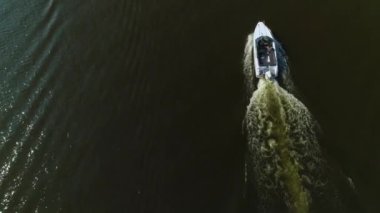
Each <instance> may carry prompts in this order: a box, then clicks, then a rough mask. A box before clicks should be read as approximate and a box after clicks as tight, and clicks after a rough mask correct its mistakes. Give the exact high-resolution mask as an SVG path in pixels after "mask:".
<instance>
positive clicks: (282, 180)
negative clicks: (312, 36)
mask: <svg viewBox="0 0 380 213" xmlns="http://www.w3.org/2000/svg"><path fill="white" fill-rule="evenodd" d="M276 46H278V47H279V48H280V51H281V52H280V54H277V55H279V57H280V60H279V61H280V65H281V66H280V68H279V73H281V79H282V80H281V81H280V83H281V85H282V86H283V87H284V88H287V89H288V90H289V91H294V88H293V85H292V84H291V79H290V74H289V70H288V67H287V64H286V60H287V59H286V56H285V53H284V51H283V49H282V47H281V45H280V44H279V43H277V45H276ZM252 66H253V65H252V37H251V36H249V37H248V42H247V44H246V50H245V67H244V72H245V74H246V84H248V85H247V92H248V93H250V92H252V91H253V93H251V94H252V97H251V98H250V101H249V105H248V107H247V112H246V116H245V120H244V128H245V131H246V136H247V141H248V155H247V159H246V163H247V178H248V180H247V181H248V182H249V184H248V185H251V186H253V187H252V188H254V190H255V191H256V192H255V194H256V195H255V196H254V199H256V200H257V206H258V209H259V212H284V211H286V209H288V211H290V212H295V213H308V212H322V210H321V209H324V210H323V211H328V212H342V211H343V209H342V204H341V201H340V200H339V198H338V194H337V191H336V189H335V187H334V186H333V183H332V182H331V181H329V178H328V175H329V174H328V167H327V164H326V161H325V159H324V157H323V155H322V152H321V150H320V146H319V143H318V137H317V132H318V131H319V130H318V125H317V123H316V121H315V120H314V119H313V117H312V115H311V113H310V112H309V110H308V109H307V108H306V106H305V105H304V104H303V103H302V102H301V101H299V100H298V99H297V98H296V97H295V96H294V95H292V94H291V93H289V92H288V91H287V90H285V89H284V88H283V87H281V86H280V84H279V83H278V82H277V81H270V80H266V79H255V76H253V75H252V73H253V70H252ZM255 85H257V86H255ZM327 198H328V199H327ZM248 202H249V201H248Z"/></svg>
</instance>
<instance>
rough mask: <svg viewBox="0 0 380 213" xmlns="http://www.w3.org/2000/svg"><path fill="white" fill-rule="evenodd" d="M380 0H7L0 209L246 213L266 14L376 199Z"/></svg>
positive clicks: (0, 30)
mask: <svg viewBox="0 0 380 213" xmlns="http://www.w3.org/2000/svg"><path fill="white" fill-rule="evenodd" d="M379 11H380V3H379V1H375V0H365V1H347V0H346V1H343V0H337V1H327V0H320V1H311V0H308V1H299V0H298V1H296V0H293V1H291V0H286V1H274V0H268V1H254V0H235V1H226V0H222V1H220V0H219V1H217V0H208V1H193V0H189V1H178V0H161V1H158V0H119V1H116V0H107V1H100V0H82V1H74V0H63V1H58V0H44V1H43V0H33V1H28V0H0V56H1V57H0V210H3V211H4V212H7V211H8V212H16V211H18V212H59V211H61V212H131V213H134V212H136V213H142V212H144V213H145V212H160V213H161V212H168V213H169V212H173V213H174V212H231V213H235V212H240V210H241V206H242V193H243V191H244V189H243V179H244V153H245V146H246V145H245V143H246V142H245V140H244V137H243V136H242V133H241V132H242V120H243V117H244V113H245V108H246V103H245V102H244V83H243V74H242V58H243V51H244V45H245V41H246V37H247V35H248V34H249V33H250V32H252V31H253V28H254V26H255V25H256V23H257V21H259V20H265V22H266V24H267V25H268V26H269V27H270V28H271V29H272V30H273V32H274V33H275V35H276V36H277V37H278V38H279V40H280V41H281V42H282V43H283V45H284V47H285V49H286V51H287V54H288V56H289V58H290V68H291V70H292V76H293V79H294V83H295V85H296V87H297V89H298V91H299V93H300V96H301V97H302V98H301V100H302V101H303V102H304V103H305V105H306V106H307V107H308V108H309V110H310V111H311V112H312V113H313V115H314V117H315V118H316V119H317V120H318V121H319V124H320V126H321V128H322V129H323V132H324V137H323V140H321V141H320V144H321V147H322V150H324V152H325V153H326V154H327V155H328V156H329V158H331V162H332V164H334V165H336V168H340V169H341V170H342V171H343V173H344V174H345V175H347V176H349V177H351V178H352V180H353V182H354V183H355V187H356V191H357V200H358V202H359V203H360V205H362V206H363V208H364V209H365V210H367V211H368V212H380V204H379V202H378V201H379V190H380V183H379V180H380V144H379V142H380V137H379V135H378V133H379V130H380V126H379V122H378V120H379V119H380V101H379V97H380V96H379V92H380V84H379V83H378V81H379V78H380V71H379V65H378V62H379V52H378V50H379V49H380V43H379V42H378V38H380V30H379V29H380V22H379V21H378V20H379V19H380V13H379Z"/></svg>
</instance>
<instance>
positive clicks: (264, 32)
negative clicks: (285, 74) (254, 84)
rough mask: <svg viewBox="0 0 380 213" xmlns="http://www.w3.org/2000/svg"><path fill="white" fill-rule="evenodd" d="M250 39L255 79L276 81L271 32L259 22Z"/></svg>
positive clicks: (274, 49) (274, 45)
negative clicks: (251, 39) (251, 41)
mask: <svg viewBox="0 0 380 213" xmlns="http://www.w3.org/2000/svg"><path fill="white" fill-rule="evenodd" d="M252 38H253V57H254V64H255V75H256V77H257V78H266V79H268V80H274V79H277V77H278V60H277V50H276V42H275V39H274V38H273V35H272V32H271V31H270V29H269V28H268V27H267V26H266V25H265V24H264V23H263V22H259V23H257V25H256V28H255V31H254V32H253V37H252Z"/></svg>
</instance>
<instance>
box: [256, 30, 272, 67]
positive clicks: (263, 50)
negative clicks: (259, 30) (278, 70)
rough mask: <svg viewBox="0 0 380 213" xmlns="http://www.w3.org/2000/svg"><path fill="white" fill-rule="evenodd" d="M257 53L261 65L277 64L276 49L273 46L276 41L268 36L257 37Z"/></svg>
mask: <svg viewBox="0 0 380 213" xmlns="http://www.w3.org/2000/svg"><path fill="white" fill-rule="evenodd" d="M256 44H257V53H258V59H259V65H260V66H276V65H277V59H276V54H275V49H274V48H273V46H274V42H273V39H271V38H270V37H268V36H262V37H260V38H258V39H256Z"/></svg>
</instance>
